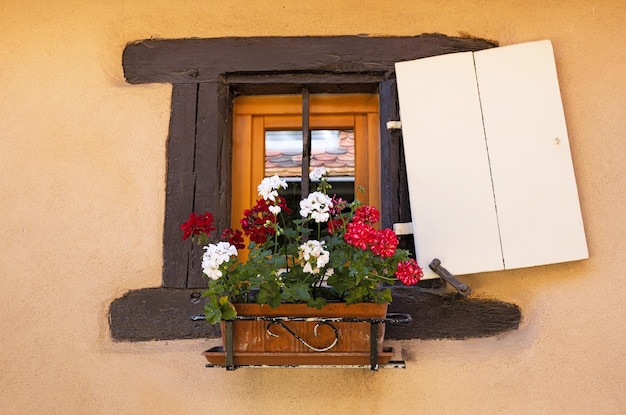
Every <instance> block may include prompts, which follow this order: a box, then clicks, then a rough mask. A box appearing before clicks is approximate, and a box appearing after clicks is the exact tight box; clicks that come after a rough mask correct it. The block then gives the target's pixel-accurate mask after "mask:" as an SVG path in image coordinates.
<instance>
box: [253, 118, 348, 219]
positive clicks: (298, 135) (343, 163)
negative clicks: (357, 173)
mask: <svg viewBox="0 0 626 415" xmlns="http://www.w3.org/2000/svg"><path fill="white" fill-rule="evenodd" d="M310 165H311V168H312V169H313V168H316V167H326V168H327V169H329V170H330V177H329V182H330V183H331V185H332V189H331V194H337V196H339V197H342V198H343V199H345V200H348V201H351V200H352V199H353V198H354V131H353V130H313V131H311V161H310ZM275 174H276V175H278V176H280V177H281V178H284V179H285V180H287V182H288V183H289V188H288V189H287V190H286V191H284V192H282V195H283V196H285V197H286V198H287V201H288V204H289V206H291V207H292V208H295V207H296V206H297V204H298V203H299V201H300V188H301V186H300V183H301V174H302V131H266V132H265V177H269V176H273V175H275ZM313 186H314V184H313V185H312V188H313Z"/></svg>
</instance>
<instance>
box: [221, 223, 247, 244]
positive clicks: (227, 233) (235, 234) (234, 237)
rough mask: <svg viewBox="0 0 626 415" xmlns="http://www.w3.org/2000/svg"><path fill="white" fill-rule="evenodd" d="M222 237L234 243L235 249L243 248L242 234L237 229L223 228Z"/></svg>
mask: <svg viewBox="0 0 626 415" xmlns="http://www.w3.org/2000/svg"><path fill="white" fill-rule="evenodd" d="M222 239H226V240H227V241H228V243H229V244H231V245H234V246H235V248H237V249H244V248H245V247H246V246H245V245H244V244H243V234H242V233H241V231H240V230H239V229H237V230H233V229H231V228H227V229H224V232H222Z"/></svg>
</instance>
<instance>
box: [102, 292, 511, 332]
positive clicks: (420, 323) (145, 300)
mask: <svg viewBox="0 0 626 415" xmlns="http://www.w3.org/2000/svg"><path fill="white" fill-rule="evenodd" d="M200 292H201V290H198V289H195V290H194V289H170V288H145V289H141V290H134V291H130V292H128V293H127V294H126V295H124V296H123V297H121V298H118V299H116V300H115V301H113V303H111V306H110V309H109V324H110V329H111V337H112V338H113V340H114V341H131V342H140V341H151V340H174V339H196V338H216V337H219V336H220V329H219V326H218V325H210V324H207V323H206V322H205V321H203V320H200V321H192V320H191V316H194V315H198V314H203V309H202V308H203V307H202V304H203V302H202V300H201V301H200V302H199V303H197V304H194V303H192V301H191V299H192V296H193V295H194V293H200ZM389 311H390V312H399V313H408V314H411V315H412V316H413V321H412V322H411V323H410V324H402V325H398V326H392V325H390V326H389V327H387V330H386V335H385V337H386V338H388V339H395V340H400V339H421V340H433V339H459V340H460V339H468V338H477V337H489V336H494V335H496V334H499V333H502V332H505V331H509V330H516V329H517V328H518V327H519V324H520V321H521V310H520V308H519V307H518V306H517V305H515V304H511V303H506V302H502V301H498V300H488V299H482V298H464V297H461V296H458V295H456V294H446V295H438V294H433V293H429V292H423V291H420V290H419V289H416V288H414V287H394V302H393V304H392V305H391V306H390V307H389Z"/></svg>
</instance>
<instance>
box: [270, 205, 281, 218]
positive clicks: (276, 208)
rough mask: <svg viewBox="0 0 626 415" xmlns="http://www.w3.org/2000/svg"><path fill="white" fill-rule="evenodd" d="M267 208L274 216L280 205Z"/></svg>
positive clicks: (276, 214) (279, 209)
mask: <svg viewBox="0 0 626 415" xmlns="http://www.w3.org/2000/svg"><path fill="white" fill-rule="evenodd" d="M268 209H269V210H270V212H272V213H273V214H274V216H278V214H279V213H280V211H281V210H282V209H281V208H280V206H270V207H269V208H268Z"/></svg>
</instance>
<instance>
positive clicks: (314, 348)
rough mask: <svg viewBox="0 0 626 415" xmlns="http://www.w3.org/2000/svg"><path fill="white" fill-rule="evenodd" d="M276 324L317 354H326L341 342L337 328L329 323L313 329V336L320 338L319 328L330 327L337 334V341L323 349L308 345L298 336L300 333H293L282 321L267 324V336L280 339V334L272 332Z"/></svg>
mask: <svg viewBox="0 0 626 415" xmlns="http://www.w3.org/2000/svg"><path fill="white" fill-rule="evenodd" d="M274 324H278V325H279V326H281V327H282V328H284V329H285V330H287V332H288V333H289V334H291V335H292V336H293V337H295V338H296V339H297V340H298V341H299V342H300V343H302V344H303V345H305V346H306V347H307V348H309V349H310V350H313V351H315V352H325V351H327V350H330V349H332V348H333V347H335V345H336V344H337V342H338V341H339V331H338V330H337V327H335V326H333V325H332V324H330V323H329V322H327V321H320V322H318V323H317V324H316V325H315V327H314V328H313V335H314V336H315V337H317V336H318V334H317V329H318V328H319V326H321V325H324V326H328V327H330V328H331V329H333V330H334V332H335V339H334V340H333V342H332V343H331V344H330V345H329V346H326V347H322V348H318V347H314V346H311V345H310V344H309V343H307V342H306V341H305V340H304V339H303V338H302V337H300V336H299V335H298V333H296V332H295V331H293V330H292V329H291V328H290V327H289V326H288V325H286V324H285V323H283V322H282V321H271V322H269V323H268V324H267V328H266V331H267V334H269V335H270V336H272V337H278V334H275V333H273V332H272V330H270V328H271V327H272V326H273V325H274Z"/></svg>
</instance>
